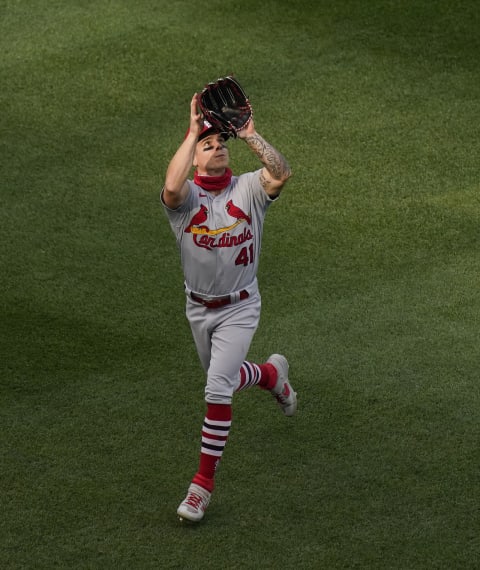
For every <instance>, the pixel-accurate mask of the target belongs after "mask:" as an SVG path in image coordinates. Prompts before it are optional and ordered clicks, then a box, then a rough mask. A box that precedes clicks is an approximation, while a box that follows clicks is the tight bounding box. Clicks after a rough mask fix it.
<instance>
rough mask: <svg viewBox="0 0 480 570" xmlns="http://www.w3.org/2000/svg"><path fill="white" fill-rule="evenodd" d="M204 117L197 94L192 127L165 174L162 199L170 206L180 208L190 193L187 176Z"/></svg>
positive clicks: (192, 104)
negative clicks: (199, 108) (198, 104)
mask: <svg viewBox="0 0 480 570" xmlns="http://www.w3.org/2000/svg"><path fill="white" fill-rule="evenodd" d="M202 126H203V118H202V115H201V114H200V113H199V112H198V107H197V94H196V93H195V95H194V96H193V97H192V100H191V102H190V128H189V131H188V134H187V136H186V137H185V139H184V141H183V142H182V144H181V145H180V147H179V149H178V150H177V152H176V153H175V154H174V156H173V158H172V160H171V161H170V164H169V165H168V168H167V173H166V175H165V183H164V185H163V190H162V199H163V202H164V203H165V205H166V206H167V207H168V208H171V209H175V208H178V207H179V206H180V205H181V204H182V203H183V202H184V201H185V199H186V197H187V194H188V184H187V178H188V176H189V174H190V171H191V168H192V166H193V159H194V155H195V146H196V144H197V141H198V137H199V134H200V132H201V130H202Z"/></svg>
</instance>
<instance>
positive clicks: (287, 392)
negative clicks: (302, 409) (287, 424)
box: [236, 354, 297, 416]
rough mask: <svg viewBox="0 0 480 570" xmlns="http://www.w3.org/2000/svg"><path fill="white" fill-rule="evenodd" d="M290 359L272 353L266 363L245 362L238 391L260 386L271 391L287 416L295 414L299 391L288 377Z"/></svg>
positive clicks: (241, 370) (241, 369)
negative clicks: (295, 389)
mask: <svg viewBox="0 0 480 570" xmlns="http://www.w3.org/2000/svg"><path fill="white" fill-rule="evenodd" d="M288 369H289V366H288V361H287V359H286V358H285V356H283V355H281V354H272V355H271V356H270V357H269V359H268V360H267V362H265V363H264V364H256V363H254V362H244V363H243V364H242V367H241V368H240V379H239V384H238V387H237V388H236V392H240V391H242V390H245V389H246V388H250V387H251V386H259V387H260V388H262V389H264V390H268V391H270V393H271V394H272V396H274V398H275V399H276V400H277V402H278V404H279V406H280V408H281V409H282V411H283V413H284V414H285V415H286V416H293V415H294V413H295V411H296V409H297V393H296V392H295V391H294V389H293V388H292V385H291V384H290V382H289V379H288Z"/></svg>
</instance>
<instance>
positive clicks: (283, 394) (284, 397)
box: [275, 382, 291, 404]
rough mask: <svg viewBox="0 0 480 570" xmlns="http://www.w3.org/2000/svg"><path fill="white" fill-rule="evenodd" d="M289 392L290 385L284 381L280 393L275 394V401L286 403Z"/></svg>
mask: <svg viewBox="0 0 480 570" xmlns="http://www.w3.org/2000/svg"><path fill="white" fill-rule="evenodd" d="M290 393H291V392H290V387H289V386H288V384H287V383H286V382H285V384H284V385H283V390H282V391H281V392H280V394H275V397H276V399H277V401H278V402H280V403H281V404H287V403H288V398H289V397H290Z"/></svg>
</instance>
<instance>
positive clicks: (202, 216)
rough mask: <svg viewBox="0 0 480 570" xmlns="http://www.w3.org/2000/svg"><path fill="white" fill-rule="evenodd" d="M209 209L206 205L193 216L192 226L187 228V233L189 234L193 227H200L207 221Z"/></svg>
mask: <svg viewBox="0 0 480 570" xmlns="http://www.w3.org/2000/svg"><path fill="white" fill-rule="evenodd" d="M207 214H208V208H207V206H205V205H204V204H202V205H201V206H200V210H199V211H198V212H197V213H196V214H195V215H194V216H193V218H192V220H191V221H190V224H189V225H188V227H187V228H185V233H187V234H189V233H190V232H191V231H192V228H193V227H199V226H201V225H202V224H203V223H204V222H206V221H207Z"/></svg>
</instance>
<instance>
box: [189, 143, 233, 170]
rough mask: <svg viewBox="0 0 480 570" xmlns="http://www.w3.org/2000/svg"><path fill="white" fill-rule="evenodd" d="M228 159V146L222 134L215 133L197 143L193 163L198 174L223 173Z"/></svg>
mask: <svg viewBox="0 0 480 570" xmlns="http://www.w3.org/2000/svg"><path fill="white" fill-rule="evenodd" d="M229 159H230V156H229V153H228V148H227V145H226V143H225V139H224V138H223V137H222V135H220V134H216V133H215V134H212V135H209V136H208V137H205V138H204V139H202V140H201V141H200V142H198V143H197V148H196V150H195V162H194V164H195V166H196V167H197V171H198V173H199V174H203V175H205V174H208V175H210V176H215V175H218V174H223V171H224V170H225V168H227V166H228V162H229Z"/></svg>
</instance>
